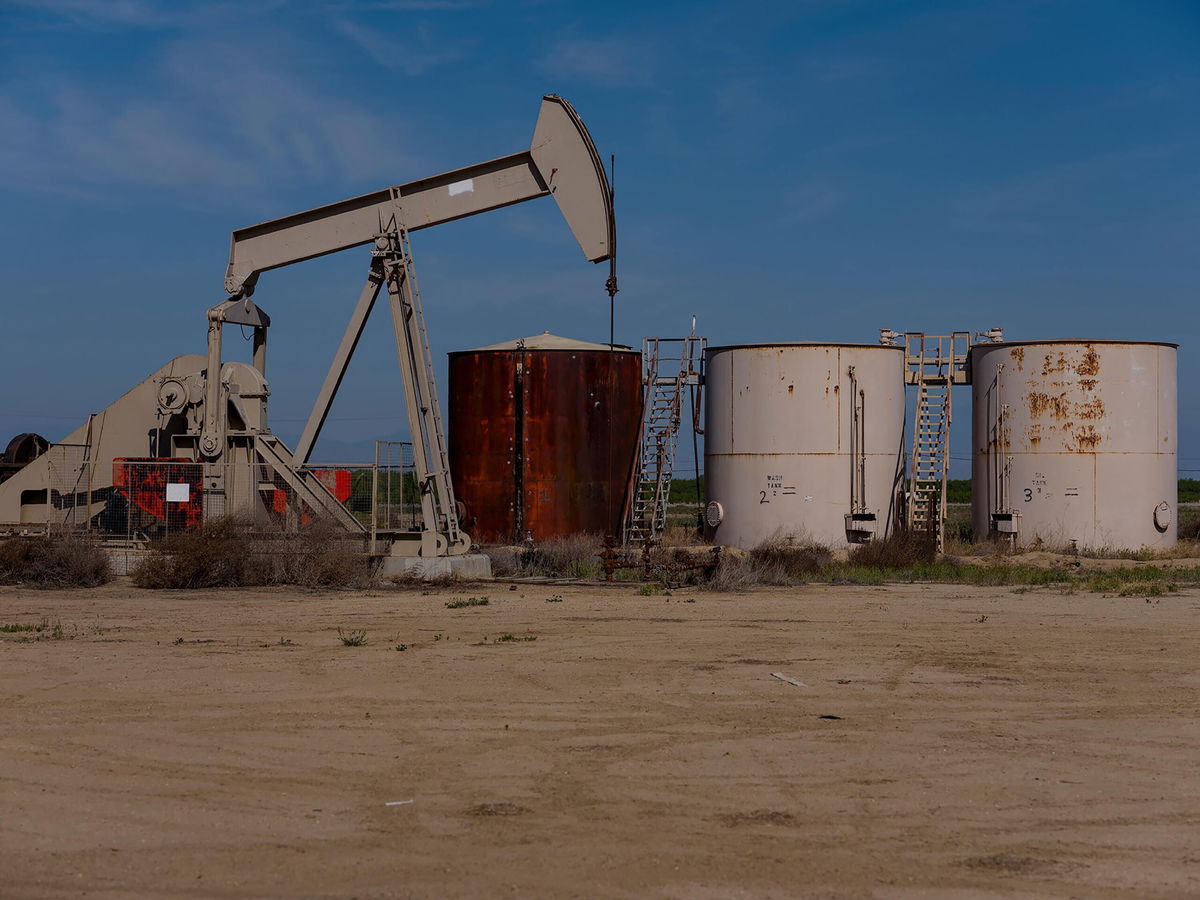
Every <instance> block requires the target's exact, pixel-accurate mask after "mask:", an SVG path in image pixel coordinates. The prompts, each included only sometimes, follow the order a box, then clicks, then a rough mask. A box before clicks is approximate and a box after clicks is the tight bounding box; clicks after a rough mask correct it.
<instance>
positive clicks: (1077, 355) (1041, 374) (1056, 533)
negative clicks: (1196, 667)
mask: <svg viewBox="0 0 1200 900" xmlns="http://www.w3.org/2000/svg"><path fill="white" fill-rule="evenodd" d="M1176 346H1177V345H1175V344H1160V343H1142V342H1128V341H1084V340H1062V341H1019V342H1008V343H1000V344H977V345H976V346H974V347H972V348H971V380H972V385H973V387H972V396H973V412H972V419H973V423H972V424H973V428H972V432H973V439H974V451H973V454H972V467H971V505H972V518H973V520H974V527H975V535H976V537H985V536H988V535H997V534H998V535H1014V536H1015V538H1014V539H1015V542H1016V543H1017V544H1018V545H1020V546H1031V545H1035V544H1038V543H1039V542H1040V543H1041V544H1044V545H1045V546H1047V547H1048V548H1051V549H1060V548H1067V547H1071V546H1074V547H1077V548H1080V549H1101V548H1112V549H1120V550H1137V549H1141V548H1154V547H1170V546H1172V545H1173V544H1174V543H1175V536H1176V526H1177V522H1176V517H1175V514H1176V509H1175V506H1176V498H1177V483H1176V479H1177V477H1178V476H1177V473H1176V458H1175V455H1176V415H1177V413H1176V401H1175V350H1176Z"/></svg>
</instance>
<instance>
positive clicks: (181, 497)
mask: <svg viewBox="0 0 1200 900" xmlns="http://www.w3.org/2000/svg"><path fill="white" fill-rule="evenodd" d="M189 497H191V489H190V487H189V485H187V484H170V483H168V484H167V502H168V503H187V502H188V498H189Z"/></svg>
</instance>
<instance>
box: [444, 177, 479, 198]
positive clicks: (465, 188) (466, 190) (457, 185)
mask: <svg viewBox="0 0 1200 900" xmlns="http://www.w3.org/2000/svg"><path fill="white" fill-rule="evenodd" d="M473 193H475V179H474V178H468V179H467V180H466V181H456V182H454V184H452V185H450V196H451V197H457V196H458V195H459V194H473Z"/></svg>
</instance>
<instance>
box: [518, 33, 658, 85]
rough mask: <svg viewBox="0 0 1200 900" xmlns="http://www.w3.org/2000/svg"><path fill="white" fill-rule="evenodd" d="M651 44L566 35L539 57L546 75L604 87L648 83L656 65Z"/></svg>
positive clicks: (637, 39)
mask: <svg viewBox="0 0 1200 900" xmlns="http://www.w3.org/2000/svg"><path fill="white" fill-rule="evenodd" d="M656 62H657V59H656V54H655V51H654V47H653V45H652V44H651V43H650V42H649V41H646V40H644V39H641V38H624V37H607V38H566V39H563V40H560V41H559V42H558V43H557V44H555V45H554V46H553V47H551V48H550V51H549V52H548V53H547V54H546V55H545V56H544V57H542V59H541V60H540V61H539V63H538V67H539V68H540V69H541V70H542V71H543V72H545V73H546V74H548V75H553V76H554V77H556V78H563V79H568V80H574V81H584V82H589V83H592V84H598V85H603V86H606V87H631V86H638V85H645V84H649V83H650V82H651V81H652V80H653V75H654V71H655V68H656Z"/></svg>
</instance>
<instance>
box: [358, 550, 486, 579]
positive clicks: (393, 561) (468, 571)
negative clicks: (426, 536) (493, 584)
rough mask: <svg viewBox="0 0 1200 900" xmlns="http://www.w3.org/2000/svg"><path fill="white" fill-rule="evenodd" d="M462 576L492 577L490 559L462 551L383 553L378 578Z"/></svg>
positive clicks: (473, 577) (471, 577) (472, 577)
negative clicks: (451, 552)
mask: <svg viewBox="0 0 1200 900" xmlns="http://www.w3.org/2000/svg"><path fill="white" fill-rule="evenodd" d="M396 576H400V577H404V578H422V579H425V580H426V581H431V580H433V579H435V578H461V579H463V580H475V579H480V578H487V579H490V578H491V577H492V561H491V559H489V558H488V557H487V556H485V555H484V554H482V553H463V554H461V555H459V556H385V557H383V559H382V561H381V564H380V568H379V577H380V578H393V577H396Z"/></svg>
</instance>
